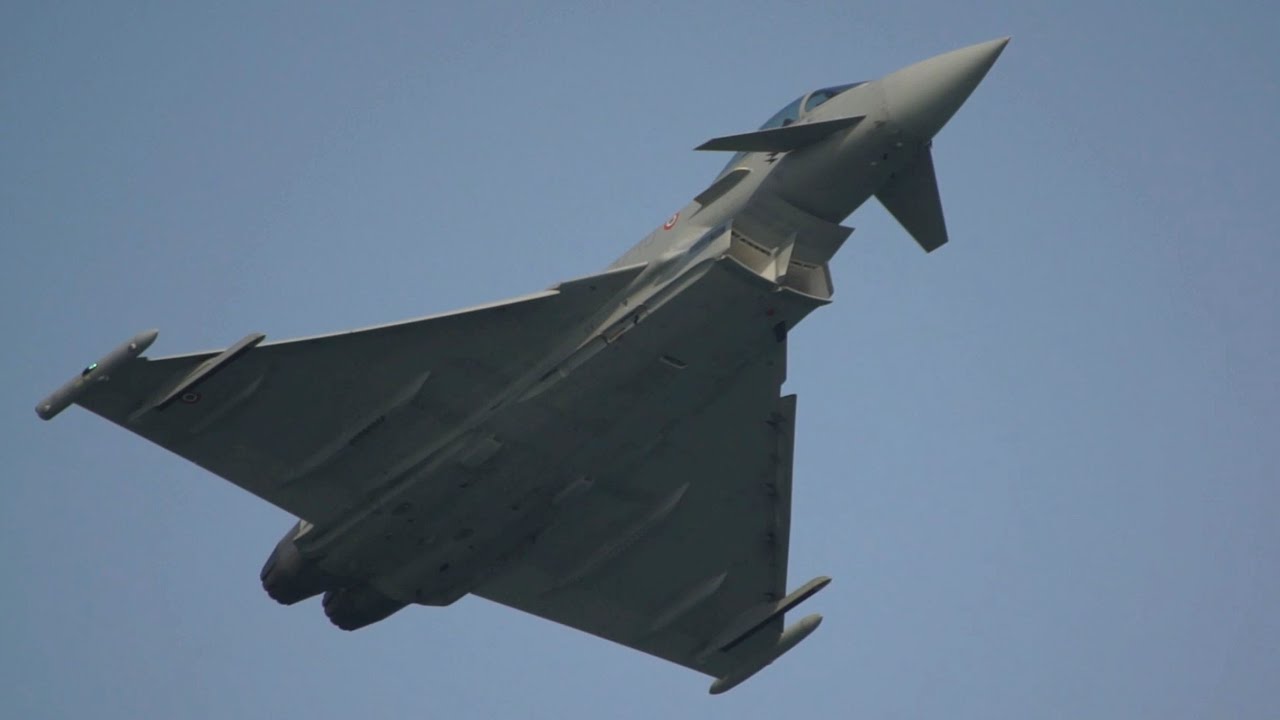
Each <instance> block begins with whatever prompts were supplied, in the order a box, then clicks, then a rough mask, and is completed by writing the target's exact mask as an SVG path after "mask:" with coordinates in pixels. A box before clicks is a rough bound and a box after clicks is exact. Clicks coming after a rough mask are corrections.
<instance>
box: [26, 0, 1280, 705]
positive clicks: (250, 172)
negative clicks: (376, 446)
mask: <svg viewBox="0 0 1280 720" xmlns="http://www.w3.org/2000/svg"><path fill="white" fill-rule="evenodd" d="M362 5H368V7H367V8H365V9H362V10H356V9H354V8H355V6H356V4H355V3H351V4H344V5H342V6H334V5H325V4H320V3H310V2H305V3H295V4H288V3H270V4H268V3H207V2H204V3H96V2H93V3H88V2H86V3H45V2H9V3H5V4H4V5H3V8H0V98H2V100H0V103H2V104H0V108H2V111H0V243H3V245H2V246H0V247H2V252H3V254H0V308H2V309H0V330H2V331H3V336H4V337H5V338H6V340H7V345H8V349H7V353H6V356H5V360H4V364H3V367H4V370H5V373H4V378H3V380H0V437H2V438H3V439H2V440H0V447H2V448H3V458H4V481H3V501H0V573H3V576H4V578H5V581H4V591H3V592H0V715H3V716H5V717H12V718H63V717H92V718H95V719H103V720H105V719H109V718H138V717H163V718H227V717H285V716H288V717H301V718H350V717H437V718H440V717H450V718H479V717H494V716H499V715H501V716H508V717H554V718H565V717H568V718H597V717H620V718H655V717H663V718H667V717H671V718H680V717H699V718H702V717H726V718H773V719H776V718H778V717H782V716H784V715H785V714H796V715H799V714H806V715H816V714H821V715H822V716H831V717H866V718H946V719H947V720H958V719H961V718H981V719H984V720H986V719H989V718H1006V717H1007V718H1028V717H1033V718H1117V719H1119V718H1124V719H1126V720H1127V719H1130V718H1159V719H1160V720H1170V719H1176V718H1258V719H1259V720H1262V719H1271V718H1276V717H1280V682H1277V679H1280V615H1278V614H1277V608H1280V529H1278V528H1277V517H1278V515H1280V490H1278V489H1277V476H1278V475H1280V472H1278V471H1280V463H1278V460H1280V437H1278V436H1280V386H1278V382H1277V352H1278V351H1280V339H1278V330H1277V329H1278V328H1280V318H1277V308H1278V307H1280V297H1278V294H1277V284H1278V283H1277V280H1278V278H1277V270H1278V268H1280V247H1278V245H1277V231H1276V222H1275V218H1276V214H1275V207H1276V200H1275V197H1276V193H1277V189H1278V188H1280V170H1278V169H1277V161H1278V160H1280V141H1278V140H1277V136H1278V135H1277V133H1276V130H1275V119H1276V118H1277V117H1280V87H1278V82H1280V80H1278V78H1280V52H1277V50H1276V45H1275V35H1276V31H1277V30H1278V29H1280V10H1278V9H1277V6H1276V5H1275V3H1271V2H1266V3H1264V2H1233V3H1219V4H1213V3H1190V2H1183V3H1176V2H1175V3H1166V4H1162V5H1160V6H1159V8H1158V12H1155V13H1153V12H1151V8H1152V7H1153V6H1152V5H1151V4H1150V3H1132V2H1078V3H1059V4H1058V5H1059V7H1058V8H1057V9H1051V10H1050V9H1042V8H1041V7H1040V5H1041V4H1039V3H1024V2H1007V3H984V4H982V6H981V7H977V8H974V7H971V5H972V4H970V3H941V2H933V3H904V2H900V1H896V0H895V1H894V2H858V3H853V2H831V3H779V2H741V3H722V2H697V3H688V2H680V3H657V2H649V3H634V4H631V5H632V6H631V7H630V8H629V9H620V8H617V7H613V8H607V6H610V5H622V4H621V3H584V4H581V5H571V4H568V3H560V2H543V3H509V4H493V3H484V2H478V3H466V4H464V3H456V4H455V3H425V2H419V3H404V4H393V3H370V4H362ZM463 5H466V6H467V7H468V9H465V10H464V9H460V7H461V6H463ZM535 8H536V9H535ZM606 8H607V9H606ZM1006 34H1010V35H1013V42H1012V43H1011V44H1010V46H1009V48H1008V49H1007V50H1006V52H1005V53H1004V56H1003V57H1002V58H1001V60H1000V62H999V63H998V64H997V65H996V67H995V68H994V69H993V71H992V72H991V74H990V75H989V76H988V77H987V79H986V81H985V82H984V83H983V84H982V86H981V87H979V88H978V90H977V92H976V93H975V94H974V95H973V96H972V98H970V101H969V103H968V104H967V105H966V106H965V107H964V108H963V109H962V110H961V112H960V113H959V114H958V115H957V116H956V117H955V119H954V120H953V121H952V122H951V124H950V125H949V126H948V127H947V128H946V129H945V130H944V131H943V132H942V134H941V135H940V136H939V137H938V138H937V141H936V143H935V149H934V152H935V159H936V162H937V167H938V174H939V180H940V183H941V186H942V194H943V202H944V205H945V207H946V210H947V217H948V221H949V226H950V230H951V236H952V243H951V244H950V245H948V246H947V247H946V248H944V249H943V250H941V251H939V252H937V253H935V254H933V255H929V256H926V255H924V254H923V253H921V252H920V251H919V249H918V248H917V247H916V246H915V245H914V244H913V243H912V242H911V241H910V240H909V239H908V238H907V237H906V236H905V234H904V233H903V232H902V231H901V230H900V229H899V228H898V227H897V226H896V225H895V224H894V223H893V221H892V219H891V218H889V216H888V215H887V214H886V213H885V212H884V211H883V210H881V209H880V208H879V207H878V206H872V205H868V206H866V207H864V208H862V209H861V210H860V211H859V212H858V213H857V214H855V215H854V216H853V218H851V219H850V221H849V224H852V225H854V226H856V227H857V228H858V230H857V232H856V233H855V234H854V236H853V238H852V239H851V240H850V242H849V243H848V244H847V245H846V247H845V249H844V250H843V251H842V252H841V254H840V255H839V256H837V258H836V259H835V261H834V267H833V272H834V275H835V280H836V284H837V288H838V290H837V301H836V303H835V304H834V305H832V306H831V307H829V308H825V309H823V310H820V311H819V312H817V313H816V314H815V315H813V316H812V317H811V318H810V319H809V320H807V321H806V322H805V324H804V325H802V326H801V327H799V328H798V329H797V330H796V332H795V333H793V335H792V344H791V351H792V360H791V364H790V380H789V381H788V383H787V389H788V390H789V391H793V392H797V393H799V395H800V420H799V429H800V432H799V439H798V448H797V453H798V458H797V463H796V475H795V477H796V491H795V517H794V520H795V523H794V531H793V533H794V534H793V538H792V544H791V551H792V558H791V572H792V579H793V582H796V583H798V582H802V581H803V580H805V579H808V578H809V577H812V576H813V575H817V574H829V575H831V576H833V577H834V578H835V582H834V583H833V584H832V586H831V587H830V588H829V589H828V590H827V591H826V592H824V593H822V594H821V595H819V596H818V597H816V598H815V599H814V600H812V601H810V602H811V609H812V610H813V611H820V612H822V613H824V614H825V615H826V617H827V622H826V623H825V624H824V625H823V627H822V629H821V630H820V631H819V632H818V633H817V634H816V635H815V636H814V637H813V638H811V639H810V640H809V641H807V642H806V643H805V644H804V645H802V646H801V647H799V648H798V649H797V650H796V651H794V653H792V654H791V655H789V656H787V657H786V658H784V659H783V660H781V661H780V662H779V663H778V664H776V665H775V666H773V667H772V668H770V669H769V670H768V671H766V672H764V673H762V674H761V675H759V676H757V677H756V678H755V679H753V680H752V681H750V682H749V683H747V684H746V685H743V686H742V687H741V688H739V689H737V690H735V691H733V692H732V693H730V694H728V695H726V696H723V697H717V698H712V697H709V696H707V695H706V694H705V692H706V686H707V684H708V679H707V678H704V677H702V676H699V675H696V674H693V673H690V672H688V671H686V670H683V669H681V668H678V667H675V666H670V665H667V664H665V663H663V662H661V661H658V660H655V659H653V658H650V657H647V656H645V655H642V654H639V653H635V652H632V651H628V650H626V649H623V648H620V647H617V646H613V645H610V644H608V643H604V642H601V641H598V640H595V639H593V638H590V637H588V636H586V635H582V634H579V633H577V632H574V631H572V630H569V629H566V628H562V627H559V626H556V625H553V624H550V623H547V622H544V621H541V620H538V619H535V618H533V617H530V616H526V615H522V614H520V613H517V612H514V611H511V610H508V609H505V608H500V607H498V606H495V605H491V604H488V603H486V602H484V601H481V600H477V599H471V598H469V599H465V600H463V601H461V602H459V603H458V604H457V605H455V606H453V607H451V608H448V609H444V610H439V609H425V608H423V609H411V610H409V611H406V612H404V613H401V614H400V615H397V616H395V617H394V618H392V619H391V620H389V621H387V622H384V623H382V624H379V625H376V626H374V627H372V628H369V629H367V630H364V631H361V632H358V633H355V634H348V633H343V632H339V631H337V630H335V629H334V628H332V627H330V625H329V624H328V622H326V621H325V619H324V617H323V615H322V613H321V612H320V608H319V607H318V605H317V604H316V603H315V602H311V603H308V604H306V605H303V606H300V607H294V608H281V607H279V606H277V605H276V604H275V603H274V602H272V601H270V600H269V599H268V598H267V597H266V596H265V594H264V593H263V592H262V589H261V588H260V587H259V584H258V577H257V573H258V569H259V567H260V566H261V563H262V561H263V559H264V558H265V556H266V554H267V553H268V552H269V551H270V549H271V548H272V546H273V544H274V543H275V541H276V540H277V538H278V537H279V536H280V534H281V533H282V532H283V531H284V530H285V528H286V527H287V526H288V525H289V523H290V522H291V519H290V518H289V517H287V516H286V515H285V514H284V513H282V512H281V511H278V510H276V509H275V508H272V507H270V506H267V505H265V504H263V503H262V502H260V501H258V500H256V499H255V498H253V497H251V496H249V495H248V494H246V493H244V492H242V491H241V490H239V489H237V488H235V487H233V486H231V485H229V484H227V483H224V482H222V481H220V480H219V479H217V478H215V477H213V476H212V475H209V474H207V473H205V472H203V471H201V470H199V469H197V468H196V467H194V466H191V465H189V464H187V463H186V462H185V461H182V460H180V459H178V458H177V457H175V456H171V455H169V454H168V453H166V452H164V451H162V450H160V449H159V448H157V447H154V446H152V445H150V444H148V443H146V442H145V441H143V440H141V439H139V438H137V437H134V436H132V435H130V434H128V433H126V432H124V431H122V430H120V429H119V428H116V427H114V426H111V425H109V424H108V423H106V422H104V421H102V420H99V419H97V418H95V417H92V416H90V415H89V414H88V413H86V412H83V411H81V410H76V409H73V410H71V411H69V412H67V413H66V414H64V415H63V416H61V417H59V418H58V419H57V421H56V422H53V423H51V424H45V423H41V422H40V421H38V420H37V419H36V417H35V415H34V413H33V412H32V407H33V406H34V404H35V402H36V400H38V399H39V398H40V397H41V396H42V395H43V394H44V393H45V392H46V391H48V390H49V389H51V388H53V387H54V386H56V385H57V384H58V383H61V382H62V381H64V380H65V379H66V378H67V377H68V376H69V375H70V374H72V373H73V372H75V371H76V370H77V369H78V368H79V367H81V366H83V364H84V363H85V362H86V361H88V360H91V359H94V358H96V357H97V356H98V355H99V354H100V353H101V352H103V351H104V350H106V349H108V348H110V347H112V346H114V345H115V344H116V343H118V342H119V341H121V340H122V339H123V338H125V337H127V336H129V335H130V334H131V333H133V332H136V331H138V330H141V329H144V328H149V327H159V328H160V329H161V331H162V332H161V336H160V339H159V341H158V342H157V345H156V346H155V348H154V349H153V353H154V354H169V353H176V352H183V351H187V350H194V349H201V348H211V347H219V346H225V345H226V344H228V343H230V342H232V341H234V340H236V339H238V338H240V337H242V336H243V335H244V334H245V333H247V332H249V331H256V330H260V331H263V332H266V333H267V334H268V335H269V336H271V337H274V338H286V337H290V336H295V335H301V334H309V333H315V332H322V331H330V330H338V329H343V328H348V327H352V326H357V325H366V324H371V323H377V322H383V321H389V320H394V319H400V318H406V317H412V316H417V315H423V314H427V313H432V312H438V311H444V310H448V309H452V308H455V307H462V306H466V305H470V304H475V303H479V302H483V301H487V300H492V299H498V298H502V297H508V296H513V295H519V294H523V293H526V292H530V291H533V290H537V289H540V288H543V287H546V286H548V285H551V284H553V283H554V282H556V281H557V280H560V279H564V278H568V277H572V276H578V275H583V274H586V273H590V272H593V271H595V270H597V269H599V268H602V267H603V266H604V265H606V264H607V263H608V262H610V261H611V260H612V259H613V258H615V257H616V256H618V255H619V254H621V253H622V252H623V251H624V250H625V249H626V248H627V247H628V246H630V245H631V244H632V243H633V242H635V241H636V240H638V239H639V238H640V237H641V236H642V235H643V234H645V233H646V232H648V231H649V230H650V229H651V228H653V227H654V226H655V225H657V224H658V223H660V222H661V221H662V220H663V219H664V218H666V217H667V216H668V215H669V214H670V213H671V212H672V211H673V210H674V209H676V208H678V207H680V206H681V205H683V204H684V203H685V202H686V201H687V200H688V199H689V198H690V197H692V196H693V195H694V194H696V193H697V192H699V191H700V190H702V189H703V188H704V187H705V186H706V183H707V182H709V180H710V179H711V177H712V175H713V174H714V173H715V171H716V170H717V169H718V167H719V166H720V164H722V163H723V158H722V157H718V156H712V155H707V154H699V153H694V152H691V150H690V148H692V147H693V146H695V145H697V144H698V143H700V142H702V141H703V140H706V139H707V138H709V137H712V136H715V135H721V134H727V133H732V132H739V131H744V130H748V129H751V128H754V127H755V126H756V125H758V124H759V123H760V122H761V121H762V120H763V119H764V118H766V117H767V116H769V115H770V114H771V113H772V112H773V111H774V110H776V109H777V107H779V106H781V105H782V104H784V103H786V102H787V101H789V100H791V99H792V98H793V97H794V96H796V95H799V94H800V93H801V92H803V91H805V90H806V89H809V88H812V87H818V86H823V85H830V84H835V83H841V82H850V81H854V80H861V79H867V78H872V77H876V76H879V75H881V74H884V73H886V72H888V71H890V70H893V69H895V68H897V67H899V66H902V65H905V64H908V63H910V62H913V61H916V60H920V59H923V58H925V57H928V56H930V55H933V54H936V53H939V52H943V51H946V50H950V49H953V48H956V47H959V46H962V45H967V44H970V43H973V42H978V41H982V40H987V39H990V38H993V37H998V36H1001V35H1006Z"/></svg>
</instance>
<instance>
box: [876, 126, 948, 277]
mask: <svg viewBox="0 0 1280 720" xmlns="http://www.w3.org/2000/svg"><path fill="white" fill-rule="evenodd" d="M876 199H878V200H879V201H880V204H881V205H884V207H885V209H886V210H888V211H889V214H891V215H893V217H894V218H895V219H897V221H898V223H899V224H900V225H902V227H903V229H905V230H906V231H907V232H909V233H911V237H912V238H914V239H915V241H916V242H917V243H919V244H920V247H922V248H924V250H925V252H933V251H934V250H937V249H938V248H940V247H942V246H943V245H945V244H946V242H947V221H946V218H945V217H943V215H942V199H941V198H940V197H939V195H938V178H937V176H936V175H935V174H934V170H933V153H932V152H931V151H930V150H929V148H924V149H923V150H921V152H920V155H919V157H918V158H917V159H916V161H915V164H913V165H911V166H910V167H907V168H906V169H904V170H901V171H899V172H898V173H897V174H896V175H894V176H893V177H892V178H890V180H889V182H887V183H885V185H884V186H883V187H881V188H880V189H879V190H878V191H877V192H876Z"/></svg>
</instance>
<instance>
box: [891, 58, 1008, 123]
mask: <svg viewBox="0 0 1280 720" xmlns="http://www.w3.org/2000/svg"><path fill="white" fill-rule="evenodd" d="M1008 44H1009V38H1007V37H1003V38H999V39H997V40H990V41H988V42H984V43H978V44H977V45H970V46H969V47H964V48H960V49H959V50H952V51H951V52H949V53H943V54H942V55H938V56H935V57H931V58H929V59H928V60H924V61H922V62H918V63H916V64H915V65H909V66H907V67H905V68H903V69H901V70H898V71H895V72H892V73H890V74H888V75H886V76H885V77H884V78H883V79H882V80H881V83H883V85H884V93H885V102H886V104H887V105H888V109H889V114H890V116H892V118H893V120H894V121H895V122H896V123H897V124H898V125H900V126H901V127H902V128H903V129H904V130H906V131H907V132H910V133H912V134H913V135H916V136H918V137H919V138H921V139H927V138H931V137H933V136H934V135H935V134H936V133H937V132H938V131H939V130H941V129H942V126H943V125H946V124H947V121H948V120H950V119H951V116H952V115H954V114H955V112H956V110H959V109H960V106H961V105H963V104H964V101H965V100H967V99H968V97H969V94H970V93H972V92H973V89H974V88H976V87H978V83H980V82H982V78H983V77H985V76H986V74H987V71H988V70H990V69H991V66H992V65H994V64H995V62H996V58H998V57H1000V53H1001V51H1003V50H1004V46H1005V45H1008Z"/></svg>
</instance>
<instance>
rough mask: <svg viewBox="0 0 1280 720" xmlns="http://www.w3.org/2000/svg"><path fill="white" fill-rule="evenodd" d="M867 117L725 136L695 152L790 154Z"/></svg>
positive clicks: (709, 141)
mask: <svg viewBox="0 0 1280 720" xmlns="http://www.w3.org/2000/svg"><path fill="white" fill-rule="evenodd" d="M863 117H864V116H862V115H855V116H853V117H842V118H832V119H831V120H819V121H817V122H810V123H795V124H792V125H786V126H784V127H777V128H769V129H768V130H756V131H755V132H749V133H740V134H738V135H725V136H723V137H718V138H712V139H710V140H708V141H706V142H704V143H702V144H701V145H699V146H698V147H696V148H694V150H723V151H728V152H790V151H791V150H799V149H800V148H802V147H805V146H807V145H813V144H814V143H817V142H821V141H822V140H825V139H827V138H828V137H830V136H832V135H834V134H836V133H837V132H840V131H841V130H847V129H849V128H851V127H854V126H856V125H857V124H858V123H860V122H862V119H863Z"/></svg>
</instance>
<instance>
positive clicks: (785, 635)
mask: <svg viewBox="0 0 1280 720" xmlns="http://www.w3.org/2000/svg"><path fill="white" fill-rule="evenodd" d="M821 624H822V616H821V615H819V614H817V613H814V614H813V615H808V616H806V617H804V618H801V619H800V620H799V621H797V622H796V623H795V624H794V625H792V626H791V627H789V628H787V629H786V630H784V631H782V634H781V635H779V636H778V642H777V643H775V644H774V646H773V647H772V648H770V649H769V651H768V652H765V653H764V654H762V655H757V656H756V657H754V658H752V659H751V660H750V661H748V662H745V663H744V664H743V665H742V666H741V667H739V668H738V669H736V670H733V671H730V672H729V673H727V674H725V675H724V676H723V677H721V678H719V679H717V680H716V681H715V682H713V683H711V687H710V688H708V692H710V693H711V694H712V695H719V694H721V693H726V692H729V691H730V690H732V689H734V688H735V687H737V686H739V685H741V684H742V683H744V682H746V681H747V680H749V679H750V678H751V676H753V675H755V674H756V673H758V672H760V671H761V670H763V669H765V668H767V667H769V666H770V665H771V664H773V662H774V661H775V660H777V659H778V658H780V657H782V656H783V655H785V654H786V653H787V651H789V650H791V648H793V647H795V646H796V645H799V644H800V641H802V640H804V639H805V638H807V637H809V636H810V635H812V634H813V631H814V630H817V629H818V626H819V625H821Z"/></svg>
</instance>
